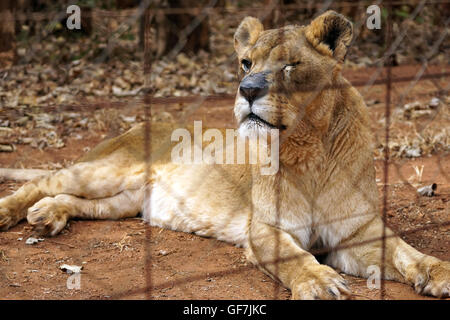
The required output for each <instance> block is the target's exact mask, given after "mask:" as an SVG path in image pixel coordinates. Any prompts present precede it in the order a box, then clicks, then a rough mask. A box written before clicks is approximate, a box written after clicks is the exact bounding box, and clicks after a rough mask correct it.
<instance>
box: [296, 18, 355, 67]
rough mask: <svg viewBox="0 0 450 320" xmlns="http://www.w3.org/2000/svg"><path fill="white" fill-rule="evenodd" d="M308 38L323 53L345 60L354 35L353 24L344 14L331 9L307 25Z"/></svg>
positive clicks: (306, 33) (306, 34)
mask: <svg viewBox="0 0 450 320" xmlns="http://www.w3.org/2000/svg"><path fill="white" fill-rule="evenodd" d="M305 36H306V39H308V41H309V42H310V43H311V44H312V45H313V46H314V47H315V48H316V49H317V50H318V51H320V52H322V53H323V54H327V55H331V56H332V57H334V58H335V59H336V60H338V61H343V60H344V58H345V55H346V53H347V50H348V47H349V46H350V43H351V41H352V37H353V25H352V23H351V22H350V21H349V20H347V18H345V17H344V16H343V15H341V14H339V13H337V12H334V11H332V10H329V11H327V12H325V13H323V14H321V15H320V16H318V17H317V18H315V19H314V20H313V21H311V23H310V25H309V26H307V27H306V31H305Z"/></svg>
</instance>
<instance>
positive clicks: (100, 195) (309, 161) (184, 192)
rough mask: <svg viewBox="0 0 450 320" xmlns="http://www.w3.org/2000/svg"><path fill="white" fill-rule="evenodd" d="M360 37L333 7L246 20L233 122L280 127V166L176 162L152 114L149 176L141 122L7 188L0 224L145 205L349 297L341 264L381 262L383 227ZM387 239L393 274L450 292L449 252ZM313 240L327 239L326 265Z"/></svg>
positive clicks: (264, 264)
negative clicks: (355, 63)
mask: <svg viewBox="0 0 450 320" xmlns="http://www.w3.org/2000/svg"><path fill="white" fill-rule="evenodd" d="M352 34H353V29H352V24H351V23H350V22H349V21H348V20H347V19H346V18H345V17H343V16H342V15H340V14H337V13H335V12H333V11H328V12H326V13H324V14H322V15H320V16H319V17H317V18H316V19H314V20H313V21H312V22H311V23H310V24H309V25H308V26H286V27H283V28H281V29H277V30H266V31H264V30H263V26H262V24H261V22H260V21H259V20H258V19H256V18H252V17H247V18H245V19H244V20H243V21H242V23H241V24H240V25H239V27H238V29H237V31H236V33H235V36H234V46H235V49H236V53H237V56H238V58H239V61H240V64H241V67H240V69H241V70H240V77H241V78H242V81H241V83H240V86H239V90H238V92H237V96H236V102H235V107H234V112H235V116H236V119H237V123H238V128H239V133H240V134H241V135H244V136H245V134H246V133H248V132H261V131H268V130H270V129H278V130H279V138H280V145H279V169H278V171H277V172H276V173H275V174H269V175H263V174H261V172H260V170H259V167H260V165H259V164H256V165H245V164H244V165H222V166H219V165H217V164H205V163H203V164H190V165H183V164H177V163H173V162H171V159H170V148H171V146H172V142H171V140H170V135H171V132H172V130H173V128H172V127H170V126H165V125H157V124H152V129H151V133H150V135H151V147H152V150H153V153H152V155H151V157H152V167H151V172H150V173H151V174H150V177H151V179H150V181H146V176H147V175H146V165H145V157H146V156H145V126H143V125H142V124H141V125H138V126H136V127H135V128H133V129H131V130H130V131H128V132H126V133H125V134H123V135H121V136H119V137H117V138H114V139H111V140H108V141H105V142H103V143H101V144H100V145H98V146H97V147H96V148H94V149H93V150H92V151H90V152H89V153H87V154H86V155H85V156H84V157H83V158H82V159H80V160H79V162H78V163H76V164H75V165H73V166H72V167H70V168H67V169H63V170H60V171H58V172H56V173H54V174H53V173H52V174H48V175H46V176H43V177H40V178H36V179H33V180H32V181H30V182H28V183H26V184H24V185H23V186H22V187H21V188H20V189H19V190H18V191H16V192H15V193H14V194H12V195H10V196H7V197H5V198H3V199H1V200H0V227H1V228H2V230H7V229H8V228H10V227H11V226H13V225H15V224H17V223H18V222H19V221H20V220H22V219H23V218H25V217H26V218H27V220H28V222H29V223H30V224H31V225H32V226H33V227H34V228H35V230H36V231H38V232H40V233H42V234H46V235H51V236H54V235H56V234H57V233H59V232H60V231H61V230H62V229H63V228H64V226H65V225H66V223H67V221H68V219H70V218H86V219H120V218H126V217H134V216H136V215H138V213H140V212H141V213H142V214H143V218H144V219H146V220H148V221H149V223H150V224H151V225H154V226H159V227H164V228H169V229H173V230H179V231H185V232H193V233H196V234H198V235H202V236H210V237H215V238H217V239H220V240H224V241H228V242H231V243H234V244H236V245H240V246H243V247H245V249H246V255H247V257H248V259H249V260H250V261H251V262H253V263H255V264H256V265H257V266H258V267H260V268H261V269H262V270H263V271H264V272H265V273H267V274H268V275H270V276H271V277H273V278H275V279H278V280H279V281H281V282H282V284H283V285H284V286H286V287H288V288H289V289H291V291H292V298H293V299H343V298H348V297H350V296H351V292H350V290H349V288H348V287H347V284H346V282H345V281H344V279H343V278H342V277H341V276H340V275H339V274H338V273H337V272H336V271H335V270H334V269H333V268H338V269H340V270H342V271H343V272H345V273H347V274H350V275H355V276H361V277H368V267H369V266H372V265H375V266H380V267H381V265H382V241H381V240H380V239H381V237H382V234H383V223H382V219H381V217H380V215H379V207H378V204H377V202H378V195H377V186H376V182H375V170H374V164H373V154H372V137H371V132H370V130H369V125H368V122H369V119H368V115H367V111H366V106H365V104H364V101H363V99H362V97H361V96H360V95H359V93H358V92H357V91H356V90H355V89H354V88H353V87H352V86H351V85H350V84H349V83H348V82H347V81H346V80H345V79H344V78H343V77H342V75H341V72H340V71H341V68H342V63H343V60H344V58H345V55H346V53H347V50H348V47H349V45H350V42H351V39H352ZM147 191H149V192H148V193H150V192H151V195H150V196H149V197H146V196H145V195H146V192H147ZM386 236H387V239H386V251H385V259H384V263H385V273H384V276H385V278H386V279H390V280H396V281H401V282H404V283H408V284H411V285H413V286H414V287H415V289H416V291H417V292H419V293H422V294H430V295H433V296H436V297H442V296H448V295H449V293H450V263H449V262H444V261H441V260H439V259H437V258H434V257H431V256H427V255H425V254H422V253H420V252H418V251H417V250H415V249H414V248H412V247H411V246H409V245H408V244H406V243H405V242H404V241H402V240H401V239H400V238H399V237H397V236H395V235H393V233H392V231H390V230H389V229H387V231H386ZM312 248H324V249H327V248H328V249H330V251H329V254H328V256H327V257H326V261H325V262H326V265H325V264H320V263H319V262H318V261H317V260H316V258H315V257H314V256H313V255H312V254H311V253H309V252H308V250H311V249H312Z"/></svg>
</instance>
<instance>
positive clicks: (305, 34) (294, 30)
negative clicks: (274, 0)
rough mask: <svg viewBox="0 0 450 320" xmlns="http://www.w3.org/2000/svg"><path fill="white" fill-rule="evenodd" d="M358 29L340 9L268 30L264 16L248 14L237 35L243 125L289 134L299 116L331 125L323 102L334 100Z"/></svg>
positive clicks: (240, 121) (246, 129)
mask: <svg viewBox="0 0 450 320" xmlns="http://www.w3.org/2000/svg"><path fill="white" fill-rule="evenodd" d="M352 35H353V28H352V24H351V23H350V21H348V20H347V19H346V18H345V17H344V16H342V15H340V14H338V13H336V12H334V11H327V12H325V13H324V14H322V15H320V16H319V17H317V18H316V19H314V20H313V21H312V22H311V23H310V24H309V25H308V26H286V27H283V28H280V29H272V30H265V31H264V30H263V25H262V24H261V22H260V21H259V20H258V19H256V18H253V17H246V18H245V19H244V20H243V21H242V22H241V24H240V25H239V27H238V29H237V30H236V33H235V35H234V46H235V50H236V53H237V56H238V59H239V62H240V71H239V74H240V79H241V82H240V84H239V89H238V93H237V96H236V102H235V109H234V112H235V116H236V119H237V122H238V125H239V130H240V131H241V132H242V131H244V132H249V131H255V130H257V131H259V130H267V129H270V128H278V129H280V131H281V135H283V132H290V131H291V132H292V131H293V129H294V128H293V127H296V126H298V124H299V122H303V125H304V121H307V122H308V123H309V124H311V125H313V126H317V128H319V129H320V127H321V126H327V123H328V121H329V117H330V115H329V114H330V113H331V112H330V110H329V109H330V108H326V107H325V109H324V106H323V104H326V105H329V106H331V105H332V104H333V100H334V99H335V98H336V96H337V95H336V92H337V91H336V89H335V87H338V82H339V81H341V80H340V78H341V77H340V75H339V74H340V72H339V71H340V69H341V65H342V62H343V60H344V58H345V55H346V53H347V49H348V47H349V45H350V42H351V40H352ZM335 85H336V86H335ZM290 128H292V130H289V129H290ZM286 129H288V130H286Z"/></svg>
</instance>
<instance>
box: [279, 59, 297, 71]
mask: <svg viewBox="0 0 450 320" xmlns="http://www.w3.org/2000/svg"><path fill="white" fill-rule="evenodd" d="M299 64H300V61H296V62H292V63H288V64H286V65H284V67H283V70H286V71H291V70H292V69H294V68H295V67H296V66H298V65H299Z"/></svg>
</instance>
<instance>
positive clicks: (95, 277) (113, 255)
mask: <svg viewBox="0 0 450 320" xmlns="http://www.w3.org/2000/svg"><path fill="white" fill-rule="evenodd" d="M437 69H439V68H437ZM397 71H399V72H398V74H399V75H404V74H408V73H410V74H414V72H415V71H414V69H411V68H407V67H406V68H403V69H398V70H397ZM347 73H348V78H350V79H351V80H352V81H359V79H360V78H361V74H364V73H365V74H367V72H366V71H365V72H364V73H363V72H361V71H351V70H350V71H348V72H347ZM394 74H395V72H394ZM369 75H370V73H369ZM444 80H445V79H444ZM440 83H441V85H442V86H445V85H446V83H445V81H443V80H441V82H440ZM408 84H409V83H399V84H396V85H394V91H393V98H394V100H395V99H397V98H398V97H399V96H401V93H402V92H403V90H404V89H405V88H406V87H407V86H408ZM365 89H366V88H365V87H364V88H359V90H360V91H361V92H362V93H363V95H364V97H365V99H366V101H369V100H376V101H378V102H375V103H374V104H373V105H372V106H369V110H370V112H371V115H372V116H373V117H374V119H375V120H376V119H379V118H380V117H382V114H383V112H384V104H383V103H382V102H383V101H384V94H385V91H384V87H383V86H381V85H375V86H372V87H371V88H370V89H369V90H365ZM435 90H436V86H435V85H434V84H433V83H432V82H431V81H423V82H422V81H421V82H419V83H418V84H416V86H414V87H413V88H412V90H410V91H409V93H408V96H407V98H406V100H405V103H406V102H409V101H413V100H415V99H429V98H431V97H434V94H435V93H434V91H435ZM396 101H397V100H396ZM103 103H104V102H103ZM232 103H233V102H232V100H230V99H227V100H219V101H209V102H208V101H207V102H204V103H202V104H201V106H200V107H199V108H198V109H197V110H196V111H195V112H193V113H192V114H187V115H186V113H184V114H183V115H181V113H182V111H183V110H184V109H186V108H189V105H187V104H186V105H183V104H171V105H164V106H163V105H155V107H154V109H153V111H154V112H158V111H161V110H163V108H164V110H165V111H167V112H169V113H171V114H173V116H174V118H175V119H176V120H179V119H180V118H183V120H187V121H191V120H192V119H202V120H204V121H205V122H206V123H207V124H208V125H211V126H212V125H215V126H218V125H221V126H232V125H233V117H232ZM119 111H120V112H123V113H126V114H136V113H139V112H141V110H140V109H139V108H138V107H130V108H128V109H123V110H122V109H121V110H119ZM177 113H180V114H177ZM444 120H445V119H433V121H434V122H433V125H436V126H439V125H444V126H445V125H448V122H447V123H445V122H443V121H444ZM430 121H431V120H430ZM374 122H376V121H374ZM377 129H379V130H381V129H382V128H374V130H375V131H377ZM380 132H382V131H380ZM378 133H379V132H377V134H378ZM82 134H83V139H82V140H75V139H71V138H68V139H67V140H66V141H65V147H64V148H62V149H47V150H44V151H40V150H39V149H35V148H32V147H30V146H29V145H18V146H17V150H16V151H15V152H13V153H0V167H27V168H38V167H42V165H45V164H48V163H61V164H63V165H65V164H67V163H70V161H73V160H75V159H76V158H78V157H79V156H80V155H81V154H82V153H83V152H84V151H85V150H86V147H93V146H94V145H96V144H97V143H98V142H99V141H101V140H102V139H103V138H104V137H105V136H107V135H110V134H111V130H110V131H107V130H105V131H103V132H90V131H86V132H83V133H82ZM375 165H376V170H377V181H378V185H379V189H380V201H381V200H382V196H383V194H382V191H383V186H384V184H383V162H382V161H381V160H377V161H376V163H375ZM421 166H423V173H422V176H421V177H420V178H419V177H418V174H417V172H416V169H417V168H420V167H421ZM415 168H416V169H415ZM449 172H450V155H449V154H448V153H444V152H440V153H435V154H433V155H431V156H426V157H420V158H415V159H405V158H402V159H399V158H396V159H393V160H391V161H390V163H389V176H388V177H389V179H388V211H387V218H388V225H389V226H390V227H391V228H392V229H393V230H394V231H396V232H398V233H402V234H404V235H402V238H403V239H404V240H406V241H407V242H408V243H410V244H411V245H413V246H414V247H416V248H417V249H419V250H420V251H422V252H424V253H426V254H430V255H433V256H436V257H438V258H441V259H445V260H450V250H449V248H450V226H449V225H448V221H449V216H450V215H449V207H448V202H449V200H450V180H449V177H448V173H449ZM0 182H1V183H0V196H5V195H7V194H9V193H11V192H12V191H13V190H15V189H16V188H17V187H18V186H20V184H19V183H17V182H14V181H0ZM416 182H417V183H420V185H428V184H431V183H437V185H438V187H437V194H436V195H435V196H434V197H421V196H419V195H418V194H417V192H416V189H415V188H414V187H413V185H412V184H414V183H416ZM442 223H447V224H446V225H445V226H440V224H442ZM415 229H421V230H420V231H414V230H415ZM30 235H31V230H30V228H29V227H28V226H27V224H26V223H25V222H22V223H20V224H19V225H17V226H15V227H13V228H12V229H10V230H9V231H8V232H3V233H0V298H1V299H144V298H152V299H288V298H289V297H290V293H289V291H288V290H286V289H284V288H282V287H280V286H279V285H278V284H277V283H276V282H274V281H273V280H271V279H270V278H268V277H267V276H266V275H264V274H263V273H262V272H260V271H259V270H257V269H256V268H255V267H254V266H252V265H249V264H247V263H246V261H245V258H244V255H243V249H241V248H236V247H234V246H232V245H230V244H227V243H224V242H220V241H217V240H214V239H207V238H202V237H198V236H195V235H191V234H186V233H181V232H174V231H169V230H163V229H160V228H153V227H149V226H147V225H145V224H144V223H143V222H142V221H141V220H140V219H138V218H136V219H126V220H120V221H70V223H69V225H68V227H67V228H66V229H64V230H63V232H62V233H61V234H60V235H58V236H56V237H54V238H45V240H44V241H42V242H39V243H37V244H35V245H26V244H25V240H26V239H27V238H28V237H29V236H30ZM148 239H149V240H148ZM62 264H69V265H78V266H83V270H82V273H81V278H80V279H81V282H80V289H79V290H75V289H72V290H70V289H68V288H67V280H68V278H69V275H68V274H66V273H64V272H62V271H61V270H60V269H59V266H60V265H62ZM345 278H346V279H347V280H348V281H349V284H350V288H351V289H352V291H353V293H354V299H379V298H380V292H379V290H370V289H368V288H367V285H366V279H360V278H356V277H350V276H345ZM148 284H150V289H148ZM385 298H386V299H431V298H429V297H423V296H419V295H417V294H416V293H415V292H414V290H413V289H412V288H411V287H409V286H407V285H404V284H400V283H395V282H391V281H387V282H386V296H385Z"/></svg>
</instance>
